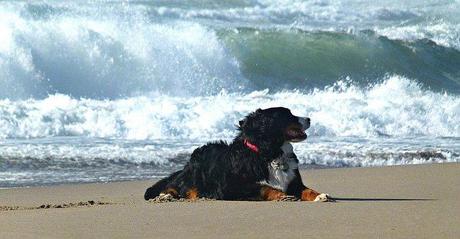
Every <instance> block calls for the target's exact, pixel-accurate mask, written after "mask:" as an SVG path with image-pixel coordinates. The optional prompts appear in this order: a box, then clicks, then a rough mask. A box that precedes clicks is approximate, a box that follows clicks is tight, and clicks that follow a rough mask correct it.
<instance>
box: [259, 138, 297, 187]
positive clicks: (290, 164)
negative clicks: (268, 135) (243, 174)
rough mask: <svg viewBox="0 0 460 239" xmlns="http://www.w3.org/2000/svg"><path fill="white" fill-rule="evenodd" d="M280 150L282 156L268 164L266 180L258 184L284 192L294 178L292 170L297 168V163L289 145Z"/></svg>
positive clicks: (284, 145) (285, 144)
mask: <svg viewBox="0 0 460 239" xmlns="http://www.w3.org/2000/svg"><path fill="white" fill-rule="evenodd" d="M281 150H282V151H283V155H281V157H279V158H276V159H273V160H272V161H271V162H270V165H269V167H268V172H269V176H268V179H267V180H265V181H263V182H260V183H261V184H264V185H268V186H271V187H273V188H276V189H279V190H281V191H283V192H286V191H287V189H288V186H289V183H290V182H291V181H292V180H293V179H294V177H295V172H294V170H295V169H297V168H298V163H297V160H296V158H295V155H294V153H293V148H292V145H291V144H290V143H288V142H286V143H284V144H283V146H282V147H281Z"/></svg>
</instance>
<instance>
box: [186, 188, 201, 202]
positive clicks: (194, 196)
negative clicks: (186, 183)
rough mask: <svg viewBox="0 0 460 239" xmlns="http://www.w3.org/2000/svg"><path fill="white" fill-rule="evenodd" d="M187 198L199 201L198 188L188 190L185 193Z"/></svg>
mask: <svg viewBox="0 0 460 239" xmlns="http://www.w3.org/2000/svg"><path fill="white" fill-rule="evenodd" d="M185 198H187V199H190V200H197V199H198V198H199V192H198V189H197V188H196V187H192V188H190V189H188V190H187V192H186V193H185Z"/></svg>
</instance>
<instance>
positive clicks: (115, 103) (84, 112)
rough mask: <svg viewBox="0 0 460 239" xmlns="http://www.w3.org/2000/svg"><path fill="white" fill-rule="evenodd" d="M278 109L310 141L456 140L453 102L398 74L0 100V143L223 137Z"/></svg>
mask: <svg viewBox="0 0 460 239" xmlns="http://www.w3.org/2000/svg"><path fill="white" fill-rule="evenodd" d="M272 106H284V107H288V108H290V109H292V111H293V112H294V113H295V114H297V115H300V116H309V117H311V118H312V127H311V130H310V134H312V135H314V136H358V137H374V136H404V137H408V136H433V137H460V125H459V124H458V122H460V98H459V97H458V96H454V95H448V94H442V93H434V92H431V91H429V90H424V89H422V88H421V86H420V85H418V84H417V83H415V82H413V81H411V80H408V79H406V78H403V77H400V76H391V77H388V78H387V79H386V80H384V81H383V82H382V83H380V84H376V85H374V86H370V87H369V88H367V89H361V88H360V87H356V86H354V85H353V84H351V83H350V84H348V83H346V82H343V81H342V82H339V83H338V84H336V85H335V86H333V87H329V88H326V89H325V90H315V91H313V92H311V93H302V92H281V93H274V94H271V93H269V92H268V91H257V92H253V93H250V94H241V93H231V94H230V93H225V92H222V93H221V94H218V95H214V96H206V97H187V98H182V97H171V96H165V95H157V94H152V95H151V96H139V97H130V98H126V99H119V100H92V99H74V98H71V97H69V96H67V95H61V94H56V95H51V96H49V97H47V98H46V99H43V100H34V99H30V100H22V101H10V100H1V101H0V138H3V139H8V138H37V137H51V136H88V137H104V138H116V139H136V140H142V139H151V140H152V139H173V138H175V139H202V138H207V139H209V138H214V139H217V138H231V137H232V136H233V135H234V134H235V124H236V122H238V120H239V119H241V118H242V117H243V116H244V115H246V114H248V113H249V112H251V111H253V110H255V109H256V108H259V107H260V108H267V107H272Z"/></svg>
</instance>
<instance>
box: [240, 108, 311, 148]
mask: <svg viewBox="0 0 460 239" xmlns="http://www.w3.org/2000/svg"><path fill="white" fill-rule="evenodd" d="M309 127H310V118H307V117H298V116H295V115H293V114H292V113H291V111H290V110H289V109H287V108H283V107H276V108H268V109H264V110H262V109H258V110H256V111H255V112H253V113H251V114H249V115H248V116H246V118H244V119H243V120H241V121H240V122H239V129H240V131H241V133H242V134H243V135H244V136H245V137H247V138H249V139H252V140H255V139H258V140H259V141H260V140H262V139H266V140H275V141H277V142H279V143H284V142H300V141H303V140H305V139H306V138H307V134H306V133H305V130H306V129H308V128H309Z"/></svg>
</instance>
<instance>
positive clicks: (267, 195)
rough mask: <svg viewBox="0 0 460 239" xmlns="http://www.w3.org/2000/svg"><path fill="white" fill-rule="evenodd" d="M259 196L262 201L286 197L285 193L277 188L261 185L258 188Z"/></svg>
mask: <svg viewBox="0 0 460 239" xmlns="http://www.w3.org/2000/svg"><path fill="white" fill-rule="evenodd" d="M260 198H261V199H262V200H264V201H279V200H284V199H285V198H287V195H286V193H283V192H282V191H280V190H278V189H275V188H272V187H270V186H266V185H263V186H261V188H260Z"/></svg>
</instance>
